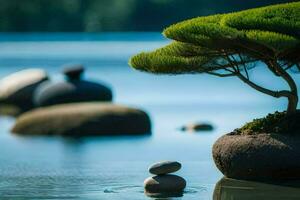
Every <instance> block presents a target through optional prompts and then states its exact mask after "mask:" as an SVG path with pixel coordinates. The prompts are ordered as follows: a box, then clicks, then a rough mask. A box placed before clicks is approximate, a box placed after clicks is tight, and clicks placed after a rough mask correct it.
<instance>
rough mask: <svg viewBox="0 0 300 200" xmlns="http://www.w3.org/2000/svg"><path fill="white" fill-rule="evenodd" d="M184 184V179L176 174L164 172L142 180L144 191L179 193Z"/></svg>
mask: <svg viewBox="0 0 300 200" xmlns="http://www.w3.org/2000/svg"><path fill="white" fill-rule="evenodd" d="M185 186H186V181H185V180H184V179H183V178H182V177H180V176H176V175H172V174H166V175H158V176H153V177H149V178H147V179H146V180H145V181H144V188H145V192H146V193H148V194H149V193H150V194H151V193H154V194H157V193H159V194H167V193H169V194H170V193H171V194H172V193H173V194H174V193H175V194H178V193H181V192H183V190H184V188H185Z"/></svg>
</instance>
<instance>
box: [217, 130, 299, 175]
mask: <svg viewBox="0 0 300 200" xmlns="http://www.w3.org/2000/svg"><path fill="white" fill-rule="evenodd" d="M213 158H214V161H215V164H216V166H217V167H218V168H219V170H220V171H221V172H222V173H223V174H224V175H225V176H226V177H229V178H236V179H247V180H276V179H279V180H283V179H300V136H298V135H295V134H294V135H289V134H263V133H261V134H250V135H241V134H237V133H236V132H233V133H230V134H227V135H224V136H222V137H221V138H219V139H218V140H217V141H216V142H215V144H214V146H213Z"/></svg>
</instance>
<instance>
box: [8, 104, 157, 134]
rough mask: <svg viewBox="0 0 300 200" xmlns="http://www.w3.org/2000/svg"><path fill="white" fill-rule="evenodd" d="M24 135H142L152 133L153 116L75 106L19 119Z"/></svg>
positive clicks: (42, 110)
mask: <svg viewBox="0 0 300 200" xmlns="http://www.w3.org/2000/svg"><path fill="white" fill-rule="evenodd" d="M12 132H13V133H17V134H20V135H64V136H95V135H128V134H130V135H138V134H139V135H140V134H150V133H151V122H150V118H149V116H148V115H147V114H146V113H145V112H144V111H141V110H138V109H134V108H128V107H124V106H120V105H114V104H110V103H94V102H92V103H74V104H61V105H55V106H49V107H44V108H38V109H35V110H32V111H29V112H26V113H24V114H22V115H21V116H20V117H18V118H17V120H16V123H15V125H14V127H13V128H12Z"/></svg>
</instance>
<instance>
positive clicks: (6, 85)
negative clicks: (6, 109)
mask: <svg viewBox="0 0 300 200" xmlns="http://www.w3.org/2000/svg"><path fill="white" fill-rule="evenodd" d="M46 80H48V75H47V73H46V72H45V71H44V70H42V69H26V70H21V71H18V72H15V73H13V74H10V75H9V76H7V77H5V78H3V79H2V80H1V81H0V104H6V105H13V106H17V107H19V108H21V110H23V109H24V110H28V109H31V108H33V107H34V104H33V100H32V99H33V94H34V91H35V89H36V88H37V87H38V86H39V85H40V84H41V83H43V82H44V81H46Z"/></svg>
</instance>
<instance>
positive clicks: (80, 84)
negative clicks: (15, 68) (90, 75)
mask: <svg viewBox="0 0 300 200" xmlns="http://www.w3.org/2000/svg"><path fill="white" fill-rule="evenodd" d="M63 72H64V74H65V76H66V81H62V82H57V83H51V82H47V83H45V84H42V85H41V86H40V87H39V88H38V89H37V90H36V92H35V95H34V102H35V104H36V105H37V106H49V105H56V104H65V103H76V102H91V101H112V91H111V89H110V88H108V87H107V86H105V85H104V84H100V83H96V82H91V81H86V80H82V76H83V73H84V67H83V66H82V65H75V66H70V67H66V68H64V71H63Z"/></svg>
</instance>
